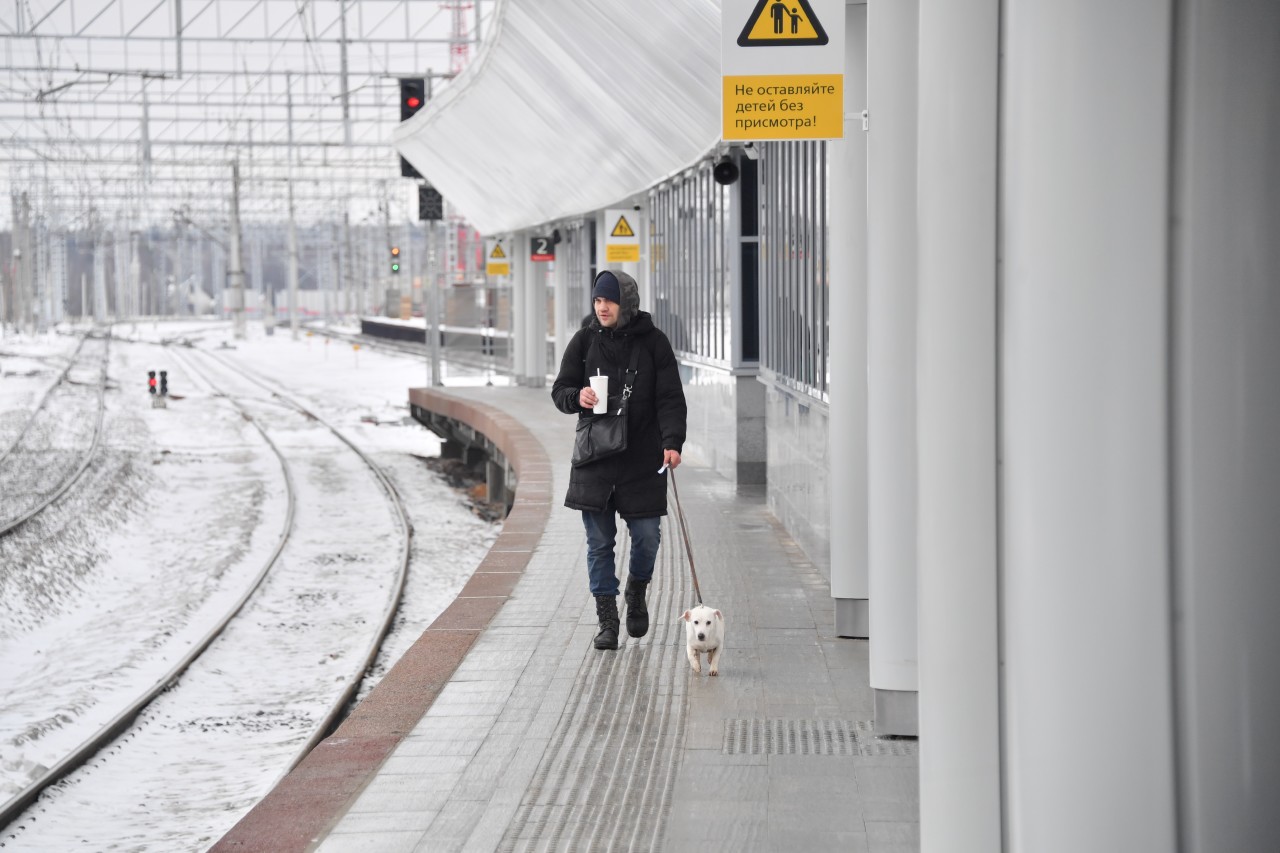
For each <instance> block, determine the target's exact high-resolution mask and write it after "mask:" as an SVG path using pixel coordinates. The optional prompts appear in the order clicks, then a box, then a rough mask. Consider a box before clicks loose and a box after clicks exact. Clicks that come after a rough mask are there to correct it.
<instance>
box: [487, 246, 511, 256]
mask: <svg viewBox="0 0 1280 853" xmlns="http://www.w3.org/2000/svg"><path fill="white" fill-rule="evenodd" d="M506 256H507V253H506V252H504V251H502V244H501V243H494V244H493V251H492V252H490V253H489V257H491V258H505V257H506Z"/></svg>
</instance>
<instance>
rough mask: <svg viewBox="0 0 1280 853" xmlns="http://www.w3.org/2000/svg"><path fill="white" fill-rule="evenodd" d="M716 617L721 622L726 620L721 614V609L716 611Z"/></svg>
mask: <svg viewBox="0 0 1280 853" xmlns="http://www.w3.org/2000/svg"><path fill="white" fill-rule="evenodd" d="M716 618H717V619H719V620H720V621H721V622H723V621H724V617H723V616H721V615H720V611H719V610H717V611H716Z"/></svg>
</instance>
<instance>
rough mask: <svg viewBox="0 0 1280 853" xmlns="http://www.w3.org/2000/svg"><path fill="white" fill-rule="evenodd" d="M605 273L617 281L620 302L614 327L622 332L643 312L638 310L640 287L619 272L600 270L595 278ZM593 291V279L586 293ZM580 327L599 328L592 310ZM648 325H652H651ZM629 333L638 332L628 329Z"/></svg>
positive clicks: (594, 284) (594, 286) (594, 285)
mask: <svg viewBox="0 0 1280 853" xmlns="http://www.w3.org/2000/svg"><path fill="white" fill-rule="evenodd" d="M606 272H608V273H612V274H613V277H614V278H616V279H617V280H618V289H619V290H620V291H621V292H622V301H621V302H619V303H618V325H617V326H616V328H617V329H618V330H619V331H622V330H624V329H627V327H628V326H630V325H631V324H632V323H633V321H635V320H636V319H637V318H639V317H640V315H641V314H644V312H643V311H641V310H640V285H638V284H636V280H635V279H634V278H632V277H631V276H629V275H627V274H626V273H624V272H622V271H621V270H600V272H599V273H596V278H599V277H600V276H601V275H602V274H603V273H606ZM595 289H596V283H595V280H594V279H593V280H592V281H591V291H588V292H592V291H594V290H595ZM646 316H647V315H646ZM582 325H583V327H584V328H585V327H587V326H591V327H593V328H597V329H598V328H601V326H600V321H599V320H598V319H596V312H595V311H594V310H592V311H591V313H590V314H588V315H587V316H586V317H584V318H583V320H582ZM650 325H652V323H651V324H650ZM629 331H639V330H638V329H630V330H629Z"/></svg>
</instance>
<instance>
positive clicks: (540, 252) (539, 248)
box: [529, 237, 556, 261]
mask: <svg viewBox="0 0 1280 853" xmlns="http://www.w3.org/2000/svg"><path fill="white" fill-rule="evenodd" d="M555 259H556V246H555V243H554V242H552V240H551V238H550V237H530V238H529V260H531V261H554V260H555Z"/></svg>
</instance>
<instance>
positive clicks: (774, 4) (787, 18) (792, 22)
mask: <svg viewBox="0 0 1280 853" xmlns="http://www.w3.org/2000/svg"><path fill="white" fill-rule="evenodd" d="M826 43H827V31H826V30H824V29H823V28H822V24H821V23H820V22H819V21H818V16H817V15H815V14H813V7H812V6H810V5H809V0H758V2H757V3H756V8H755V9H754V10H753V11H752V12H751V14H750V15H749V16H748V17H747V25H746V26H745V27H743V28H742V34H741V35H739V36H738V46H739V47H769V46H779V45H787V46H791V47H798V46H802V45H814V44H826Z"/></svg>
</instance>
